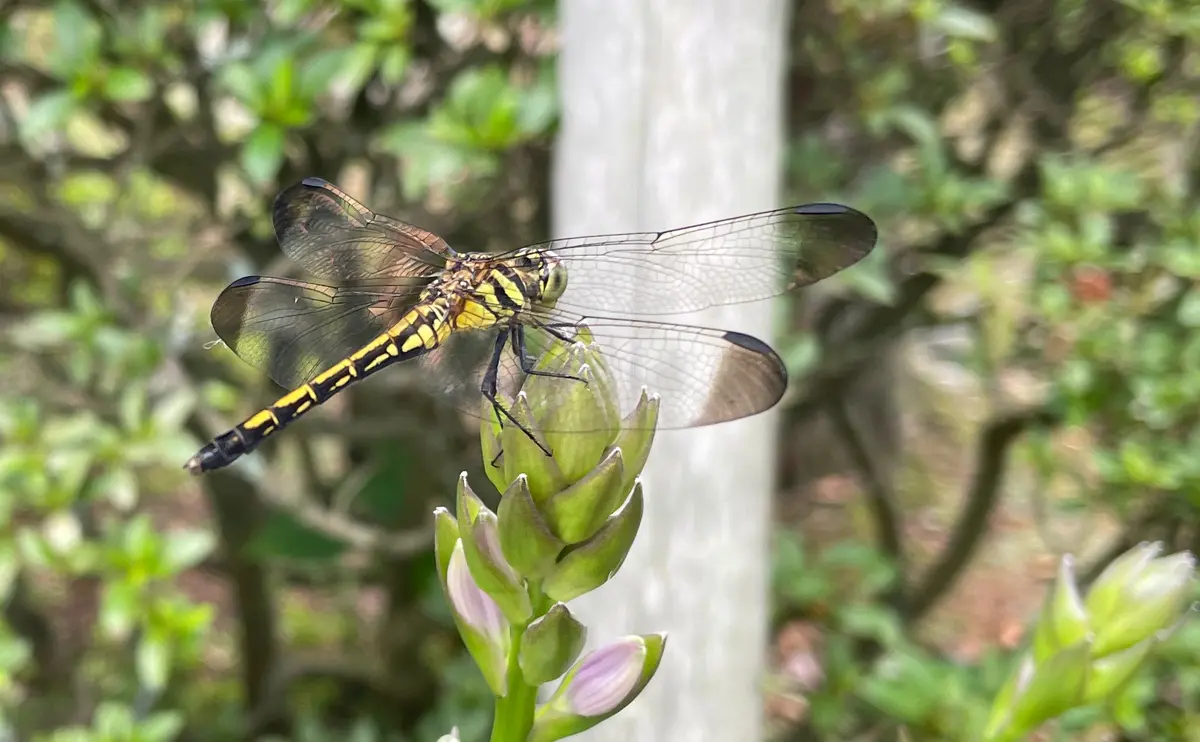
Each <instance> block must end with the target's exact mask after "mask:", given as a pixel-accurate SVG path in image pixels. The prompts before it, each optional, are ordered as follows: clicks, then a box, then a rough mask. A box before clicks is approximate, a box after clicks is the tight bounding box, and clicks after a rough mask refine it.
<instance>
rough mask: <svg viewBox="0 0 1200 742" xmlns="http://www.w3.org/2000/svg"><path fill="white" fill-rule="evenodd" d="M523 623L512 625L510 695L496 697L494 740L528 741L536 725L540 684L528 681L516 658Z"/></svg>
mask: <svg viewBox="0 0 1200 742" xmlns="http://www.w3.org/2000/svg"><path fill="white" fill-rule="evenodd" d="M524 630H525V629H524V627H523V626H513V627H512V628H511V631H512V649H511V650H510V651H509V655H508V695H506V696H504V697H503V698H497V699H496V715H495V718H494V719H493V720H492V738H491V742H525V740H526V738H527V737H528V736H529V730H530V729H532V728H533V711H534V708H535V707H536V706H537V686H534V685H527V684H526V683H525V677H524V676H523V675H522V674H521V666H520V665H519V664H518V662H517V658H518V657H519V656H520V652H521V635H522V634H523V633H524Z"/></svg>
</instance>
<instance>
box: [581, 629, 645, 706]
mask: <svg viewBox="0 0 1200 742" xmlns="http://www.w3.org/2000/svg"><path fill="white" fill-rule="evenodd" d="M645 661H646V643H645V642H644V641H643V640H642V638H641V637H639V636H629V637H625V638H624V639H618V640H617V641H615V642H613V643H611V644H609V645H608V646H605V647H601V648H600V649H597V650H596V651H594V652H592V653H591V654H589V655H588V656H587V657H584V658H583V661H582V662H581V663H580V665H579V670H578V671H576V672H575V674H574V675H573V676H572V677H571V681H570V684H569V685H568V686H567V691H566V699H567V702H568V703H569V704H570V706H571V710H572V711H574V712H575V713H576V714H579V715H580V716H600V715H601V714H606V713H608V712H609V711H612V710H613V709H614V708H616V707H617V706H618V705H619V704H620V703H621V702H622V701H624V700H625V698H626V696H628V695H629V693H630V692H631V691H632V690H633V689H634V688H635V687H636V686H637V685H638V683H639V681H640V680H641V679H642V671H643V665H644V663H645Z"/></svg>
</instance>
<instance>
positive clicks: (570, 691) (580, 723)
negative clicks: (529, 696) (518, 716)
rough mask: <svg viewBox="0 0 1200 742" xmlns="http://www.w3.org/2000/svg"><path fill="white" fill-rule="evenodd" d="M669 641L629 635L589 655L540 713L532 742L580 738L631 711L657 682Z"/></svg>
mask: <svg viewBox="0 0 1200 742" xmlns="http://www.w3.org/2000/svg"><path fill="white" fill-rule="evenodd" d="M666 642H667V636H666V634H646V635H644V636H628V637H625V638H623V639H618V640H617V641H615V642H613V643H611V644H609V645H607V646H604V647H601V648H600V649H597V650H596V651H594V652H591V653H590V654H588V655H587V656H586V657H584V658H583V659H582V660H580V661H579V662H577V663H576V664H575V665H574V666H573V667H572V668H571V669H570V670H569V671H568V672H567V675H566V677H564V678H563V681H562V683H561V684H560V685H559V686H558V689H557V690H556V691H555V692H554V695H553V696H551V698H550V700H549V701H547V702H546V704H545V705H543V706H542V707H541V708H539V709H538V710H537V713H536V714H535V715H534V722H533V730H532V731H530V733H529V737H528V742H553V741H554V740H558V739H562V738H564V737H569V736H571V735H573V734H579V733H580V732H582V731H584V730H586V729H590V728H592V727H594V726H596V725H597V724H599V723H600V722H602V721H604V720H605V719H607V718H609V717H611V716H612V715H613V714H616V713H617V712H618V711H620V710H621V709H623V708H625V707H626V706H628V705H629V704H630V703H632V702H633V700H634V699H635V698H637V697H638V695H639V694H640V693H641V692H642V689H643V688H645V687H646V684H647V683H649V682H650V679H651V678H653V677H654V673H655V672H656V671H657V670H658V665H659V662H660V661H661V660H662V653H663V649H664V648H665V647H666Z"/></svg>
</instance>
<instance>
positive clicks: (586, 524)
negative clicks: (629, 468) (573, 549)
mask: <svg viewBox="0 0 1200 742" xmlns="http://www.w3.org/2000/svg"><path fill="white" fill-rule="evenodd" d="M624 481H625V460H624V456H623V454H622V452H621V449H619V448H614V449H612V450H611V451H610V452H609V454H608V455H607V456H606V457H604V459H603V460H602V461H601V462H600V463H599V464H597V465H596V466H595V467H594V468H593V469H592V470H591V471H589V472H588V473H586V474H584V475H583V477H582V478H580V479H579V480H578V481H577V482H575V484H572V485H571V486H570V487H567V488H566V489H564V490H563V491H561V492H559V493H557V494H555V495H554V496H552V497H551V498H550V499H548V500H546V501H545V502H544V503H542V511H543V512H544V513H545V514H546V520H547V522H548V523H549V524H550V528H551V530H553V531H554V533H555V535H556V536H558V537H559V538H561V539H562V540H563V541H565V542H567V543H568V544H577V543H579V542H580V541H583V540H584V539H586V538H588V537H589V536H591V535H592V534H594V533H595V532H596V531H597V530H599V528H600V526H602V525H604V521H605V520H607V519H608V516H610V515H612V514H613V511H615V510H616V509H617V508H618V507H619V506H620V505H621V503H622V502H624V501H625V499H626V495H628V494H629V490H628V489H621V486H622V484H623V483H624Z"/></svg>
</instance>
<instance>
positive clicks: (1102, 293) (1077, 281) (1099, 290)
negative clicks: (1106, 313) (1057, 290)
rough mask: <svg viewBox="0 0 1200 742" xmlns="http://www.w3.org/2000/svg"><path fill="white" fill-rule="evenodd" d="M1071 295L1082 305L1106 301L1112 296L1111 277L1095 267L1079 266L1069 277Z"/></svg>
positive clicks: (1106, 272)
mask: <svg viewBox="0 0 1200 742" xmlns="http://www.w3.org/2000/svg"><path fill="white" fill-rule="evenodd" d="M1071 293H1072V294H1073V295H1074V296H1075V300H1076V301H1078V302H1080V303H1083V304H1095V303H1099V302H1103V301H1108V299H1109V297H1111V296H1112V276H1110V275H1109V273H1108V271H1106V270H1104V269H1102V268H1097V267H1095V266H1080V267H1078V268H1076V269H1075V270H1074V271H1073V272H1072V275H1071Z"/></svg>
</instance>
